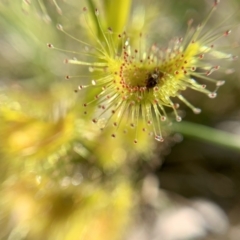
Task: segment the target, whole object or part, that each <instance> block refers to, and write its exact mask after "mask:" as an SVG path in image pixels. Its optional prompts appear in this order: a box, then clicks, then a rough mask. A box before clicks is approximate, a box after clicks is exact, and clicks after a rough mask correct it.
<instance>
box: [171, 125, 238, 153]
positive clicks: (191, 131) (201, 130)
mask: <svg viewBox="0 0 240 240" xmlns="http://www.w3.org/2000/svg"><path fill="white" fill-rule="evenodd" d="M174 130H175V131H176V132H179V133H181V134H183V135H184V136H187V137H191V138H195V139H198V140H201V141H204V142H209V143H212V144H215V145H219V146H223V147H226V148H230V149H234V150H237V151H240V136H238V135H236V134H231V133H228V132H224V131H222V130H218V129H214V128H211V127H207V126H203V125H200V124H195V123H190V122H186V121H183V122H181V123H177V124H174Z"/></svg>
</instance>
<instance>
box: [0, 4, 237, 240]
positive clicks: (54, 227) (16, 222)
mask: <svg viewBox="0 0 240 240" xmlns="http://www.w3.org/2000/svg"><path fill="white" fill-rule="evenodd" d="M212 4H213V1H209V0H206V1H204V0H202V1H193V0H182V1H174V0H169V1H157V0H150V1H145V0H141V1H140V0H133V1H128V0H125V1H122V5H121V6H122V8H120V7H115V6H114V5H111V1H107V0H105V1H103V0H102V1H87V0H86V1H77V0H70V1H62V0H59V1H54V0H48V1H47V0H45V1H37V0H32V1H30V0H25V1H10V0H1V2H0V156H1V160H0V169H1V174H0V196H1V197H0V229H1V230H0V239H3V240H5V239H6V240H20V239H21V240H38V239H39V240H41V239H51V240H58V239H64V240H65V239H66V240H67V239H69V240H75V239H76V240H77V239H81V240H82V239H84V240H85V239H86V240H95V239H97V240H101V239H104V240H107V239H109V240H114V239H126V240H189V239H201V240H202V239H206V240H213V239H216V240H219V239H222V240H226V239H230V240H238V239H240V217H239V216H240V207H239V206H240V68H239V61H237V60H236V61H224V60H223V61H219V64H220V66H221V71H219V72H218V73H216V74H215V73H214V77H215V78H216V79H220V80H222V79H224V80H226V84H225V85H224V86H223V87H221V88H220V89H219V92H218V96H217V98H215V99H209V98H207V97H206V96H205V95H202V94H199V93H196V92H193V91H186V93H185V96H187V97H188V99H189V100H190V101H191V103H193V104H194V105H196V106H198V107H200V108H201V109H202V113H201V114H199V115H195V114H193V113H192V112H191V110H190V109H188V108H187V107H184V106H181V111H182V113H181V114H182V115H183V116H184V119H183V120H184V121H183V122H182V123H178V124H173V126H172V128H171V129H172V130H171V131H170V132H169V130H168V131H167V132H168V136H166V138H165V141H164V143H156V142H154V141H150V140H149V139H147V140H146V139H145V140H144V137H140V138H141V140H142V141H141V143H140V144H138V145H134V144H133V143H132V141H131V140H129V139H128V137H126V138H120V139H114V140H113V139H112V138H110V137H108V136H109V132H107V131H106V132H100V131H98V130H96V128H95V127H94V126H93V125H92V123H91V120H90V119H91V118H90V117H88V116H85V115H84V113H83V110H82V103H83V101H86V99H88V97H89V95H91V93H89V92H85V93H84V92H83V93H81V94H76V93H74V89H75V88H76V86H78V85H79V84H80V82H81V81H85V82H87V81H88V77H86V78H84V77H82V78H80V77H77V78H71V79H69V80H66V79H65V76H66V75H81V76H85V75H86V76H87V75H89V72H88V70H87V69H84V68H79V67H78V66H71V65H68V64H64V59H66V58H69V57H76V55H75V54H74V53H66V52H64V51H58V50H54V49H49V48H48V47H47V43H52V44H53V45H54V46H55V47H58V48H60V49H63V50H73V51H82V50H83V48H84V46H83V45H82V44H79V42H77V41H74V40H73V39H72V38H71V37H69V36H68V35H66V34H64V33H63V32H61V31H59V30H57V28H56V25H57V24H58V23H60V24H62V25H63V26H64V29H65V30H66V32H68V33H69V34H71V35H73V36H74V37H76V38H77V39H81V40H83V41H89V42H90V43H91V41H92V40H91V38H90V37H89V32H88V31H87V26H86V22H85V21H84V17H83V12H82V8H83V7H84V6H87V7H88V8H89V9H90V11H89V14H90V15H91V8H94V7H95V6H97V7H98V8H99V9H100V17H101V19H103V20H104V19H105V18H106V19H105V20H106V24H112V25H114V26H115V28H117V26H118V25H117V23H119V25H120V27H121V26H122V27H124V28H125V29H126V30H127V31H128V32H129V33H131V34H132V37H133V38H135V37H136V38H137V36H139V33H140V32H143V33H146V34H147V40H148V41H149V42H150V43H157V44H158V45H160V46H161V45H162V46H166V45H167V44H168V42H169V41H170V40H171V39H172V38H173V37H175V36H184V34H185V32H186V29H187V21H188V20H189V19H194V25H195V26H196V25H197V24H198V23H201V22H202V21H203V20H204V19H205V16H207V14H208V12H209V11H210V9H211V7H212ZM93 6H94V7H93ZM109 9H110V10H109ZM239 9H240V1H239V0H230V1H222V2H221V3H220V4H219V7H218V9H217V11H216V12H215V13H214V14H213V15H212V17H211V19H210V20H209V22H208V24H207V26H206V31H216V32H217V31H218V28H219V29H224V28H223V27H222V26H226V29H225V30H228V29H232V33H231V35H230V36H229V37H228V38H227V39H225V40H224V41H222V40H221V41H222V42H221V45H223V46H224V47H223V50H224V51H226V52H229V53H232V54H234V55H239V54H240V49H239V47H238V45H239V39H240V24H239V22H240V14H239ZM104 11H105V12H104ZM107 11H110V12H111V14H109V13H108V15H107V14H106V13H107ZM113 16H115V17H116V18H117V19H118V20H116V21H114V20H113V19H114V18H112V17H113ZM225 19H226V21H225ZM89 21H90V25H91V24H93V23H91V17H90V20H89ZM111 21H112V22H111ZM219 24H220V26H219ZM89 38H90V40H89ZM77 57H78V56H77ZM80 57H81V56H80ZM213 61H214V59H213Z"/></svg>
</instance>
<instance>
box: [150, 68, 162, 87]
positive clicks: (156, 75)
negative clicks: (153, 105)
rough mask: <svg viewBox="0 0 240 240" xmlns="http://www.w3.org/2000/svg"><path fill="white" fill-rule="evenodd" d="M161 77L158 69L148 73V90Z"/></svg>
mask: <svg viewBox="0 0 240 240" xmlns="http://www.w3.org/2000/svg"><path fill="white" fill-rule="evenodd" d="M162 77H163V73H162V72H160V71H159V70H158V69H155V70H154V72H153V73H149V74H148V77H147V79H146V88H147V90H148V91H149V90H150V89H152V88H154V87H155V86H156V85H157V84H158V83H159V81H160V79H161V78H162Z"/></svg>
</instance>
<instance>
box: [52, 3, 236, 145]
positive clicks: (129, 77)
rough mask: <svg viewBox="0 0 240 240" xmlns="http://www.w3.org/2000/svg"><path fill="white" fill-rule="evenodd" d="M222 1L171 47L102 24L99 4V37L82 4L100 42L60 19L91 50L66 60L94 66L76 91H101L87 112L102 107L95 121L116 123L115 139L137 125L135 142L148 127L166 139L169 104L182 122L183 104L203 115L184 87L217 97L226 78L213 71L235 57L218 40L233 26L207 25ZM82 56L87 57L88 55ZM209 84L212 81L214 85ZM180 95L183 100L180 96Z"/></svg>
mask: <svg viewBox="0 0 240 240" xmlns="http://www.w3.org/2000/svg"><path fill="white" fill-rule="evenodd" d="M218 4H219V1H217V0H216V1H214V2H213V6H212V8H211V9H210V11H209V13H208V15H207V16H205V19H203V21H202V22H201V23H199V24H198V25H197V26H193V20H192V19H191V20H189V22H188V29H187V32H186V34H185V35H184V36H183V37H174V38H173V39H172V40H170V41H169V43H168V45H167V46H162V44H161V43H158V42H157V43H149V41H147V39H144V38H145V36H146V35H145V33H140V34H139V36H138V40H137V41H133V39H132V37H131V33H128V32H127V31H124V29H122V31H120V32H115V31H114V29H113V28H112V27H111V26H110V27H108V28H105V27H103V18H104V14H103V13H101V12H100V11H99V10H98V9H97V8H96V9H95V11H94V19H95V25H96V26H95V27H96V28H97V29H98V30H99V32H100V35H99V37H98V35H97V34H96V31H95V30H94V29H93V27H92V26H91V25H90V21H89V18H88V16H86V15H89V13H88V9H87V8H86V7H84V8H83V14H84V17H85V24H86V27H87V28H88V30H89V32H90V36H91V37H92V38H93V39H94V40H95V45H91V44H89V43H87V42H84V41H82V40H81V39H76V38H75V37H74V36H72V35H70V34H69V33H68V32H66V31H65V30H64V26H62V25H60V24H58V26H57V27H58V29H59V30H60V31H62V32H63V33H65V34H67V35H68V36H69V37H71V38H73V39H75V40H76V41H78V42H79V43H80V44H81V45H83V46H85V47H86V48H87V49H88V51H85V52H77V50H76V49H75V50H74V51H75V52H76V53H77V54H78V55H77V56H76V58H73V59H66V60H65V63H67V64H76V65H79V66H80V67H87V68H89V71H90V73H89V78H88V82H89V83H88V84H84V83H82V82H81V76H79V86H78V89H77V90H76V92H77V91H79V94H81V92H80V91H82V90H85V89H87V90H86V91H87V92H88V93H89V92H91V91H93V92H97V93H96V94H95V96H93V98H92V99H91V100H89V101H88V102H84V103H83V104H82V105H83V107H84V108H85V110H84V113H85V114H88V109H89V108H91V109H92V108H96V109H100V110H98V111H96V112H97V113H95V116H94V117H93V118H92V122H93V123H96V124H98V123H99V127H100V128H101V129H102V130H103V129H104V128H105V126H108V125H113V126H114V127H115V129H114V130H113V132H112V134H111V136H112V137H113V138H115V137H117V134H118V133H117V132H118V131H124V133H127V131H128V128H134V129H135V138H134V139H133V141H134V142H135V143H137V142H138V135H139V132H146V134H148V135H150V136H153V137H154V138H155V139H156V140H157V141H160V142H162V141H163V140H164V138H163V134H162V128H163V126H162V122H172V121H173V120H172V117H168V114H167V111H168V109H169V108H171V109H172V111H173V112H174V114H175V119H176V121H177V122H180V121H181V120H182V117H181V116H180V114H179V113H178V108H179V106H180V105H181V104H186V105H187V106H188V107H189V108H191V109H192V111H193V112H194V113H195V114H199V113H200V112H201V109H200V108H198V107H195V106H194V104H195V103H194V104H193V103H191V102H190V101H188V100H187V97H185V96H184V91H185V90H186V89H188V88H189V89H192V90H194V91H198V92H202V93H203V94H205V95H206V96H208V97H209V98H215V97H216V96H217V90H218V88H219V87H220V86H222V85H223V84H224V83H225V81H224V80H222V79H215V78H214V76H212V74H213V73H214V72H215V71H218V70H219V69H220V65H218V61H216V60H218V59H222V61H227V60H234V59H236V56H233V55H232V54H230V53H225V52H222V51H221V46H219V45H218V44H217V43H218V40H220V39H221V38H225V37H227V36H228V35H229V34H230V33H231V29H225V30H222V28H223V26H222V25H223V23H220V25H217V26H216V27H215V28H213V29H211V31H209V30H206V29H205V27H206V24H207V23H208V20H209V19H210V18H211V16H212V14H213V13H214V11H215V10H216V9H217V7H218ZM90 14H91V13H90ZM109 24H110V23H109ZM100 36H101V37H100ZM48 47H49V48H55V47H54V45H53V44H48ZM56 49H58V48H57V47H56ZM63 51H64V50H63ZM65 51H66V52H67V50H65ZM69 52H71V51H69ZM82 56H88V58H87V60H86V58H85V57H82ZM79 58H80V59H79ZM81 58H83V59H82V60H81ZM214 60H215V62H216V63H214ZM214 64H215V65H214ZM92 73H93V74H92ZM73 77H76V76H71V75H67V76H66V79H71V78H73ZM208 83H211V86H210V87H208V86H207V84H208ZM176 98H177V99H178V100H180V104H179V103H178V102H179V101H178V102H176V101H175V100H176ZM196 104H197V105H200V104H199V103H196ZM119 125H120V127H119ZM165 125H166V124H165ZM118 128H120V129H121V130H118ZM126 137H127V136H126Z"/></svg>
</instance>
